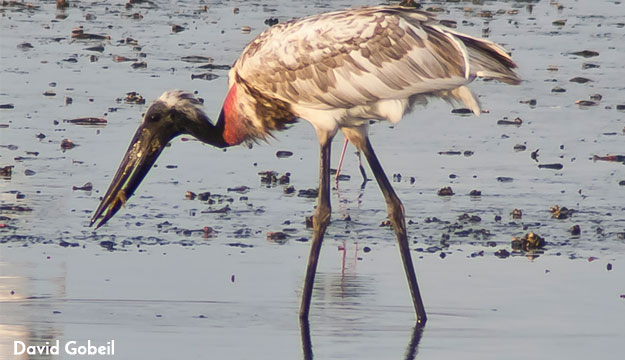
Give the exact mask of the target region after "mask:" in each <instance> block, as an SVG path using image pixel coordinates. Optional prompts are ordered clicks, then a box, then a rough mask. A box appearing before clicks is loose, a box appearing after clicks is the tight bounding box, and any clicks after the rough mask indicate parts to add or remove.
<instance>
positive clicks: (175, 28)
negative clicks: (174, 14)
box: [171, 24, 185, 33]
mask: <svg viewBox="0 0 625 360" xmlns="http://www.w3.org/2000/svg"><path fill="white" fill-rule="evenodd" d="M184 30H185V28H184V26H181V25H176V24H174V25H172V26H171V32H174V33H179V32H181V31H184Z"/></svg>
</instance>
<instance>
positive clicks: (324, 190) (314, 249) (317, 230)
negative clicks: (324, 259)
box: [299, 137, 332, 321]
mask: <svg viewBox="0 0 625 360" xmlns="http://www.w3.org/2000/svg"><path fill="white" fill-rule="evenodd" d="M320 144H321V156H320V157H321V160H320V163H321V164H320V167H319V195H318V198H317V210H316V211H315V214H314V215H313V238H312V243H311V244H310V255H309V256H308V267H307V268H306V279H305V280H304V291H303V293H302V304H301V306H300V309H299V316H300V319H305V320H306V321H307V320H308V313H309V311H310V300H311V297H312V291H313V285H314V282H315V273H316V271H317V261H318V260H319V252H320V251H321V243H322V242H323V235H324V234H325V231H326V228H327V227H328V224H329V223H330V212H331V209H330V148H331V144H332V139H331V138H326V139H323V138H322V137H320Z"/></svg>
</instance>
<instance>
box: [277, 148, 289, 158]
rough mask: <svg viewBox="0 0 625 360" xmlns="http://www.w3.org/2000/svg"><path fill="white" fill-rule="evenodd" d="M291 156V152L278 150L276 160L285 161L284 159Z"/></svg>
mask: <svg viewBox="0 0 625 360" xmlns="http://www.w3.org/2000/svg"><path fill="white" fill-rule="evenodd" d="M291 156H293V152H292V151H288V150H278V151H277V152H276V157H277V158H278V159H285V158H289V157H291Z"/></svg>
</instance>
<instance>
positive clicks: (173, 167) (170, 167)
mask: <svg viewBox="0 0 625 360" xmlns="http://www.w3.org/2000/svg"><path fill="white" fill-rule="evenodd" d="M165 168H167V169H177V168H178V165H166V166H165Z"/></svg>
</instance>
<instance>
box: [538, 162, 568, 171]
mask: <svg viewBox="0 0 625 360" xmlns="http://www.w3.org/2000/svg"><path fill="white" fill-rule="evenodd" d="M563 167H564V165H562V164H558V163H555V164H539V165H538V168H539V169H551V170H562V168H563Z"/></svg>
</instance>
